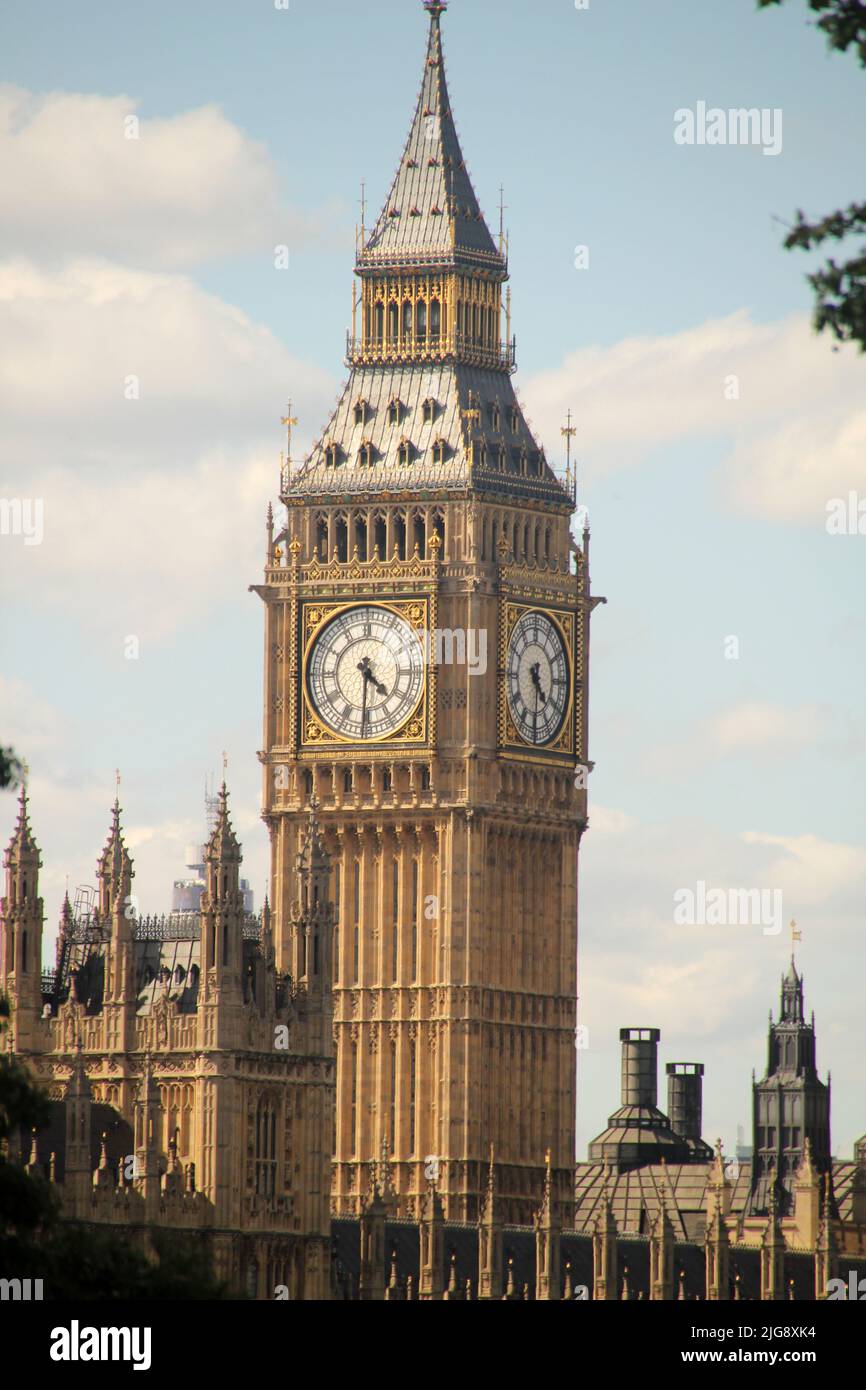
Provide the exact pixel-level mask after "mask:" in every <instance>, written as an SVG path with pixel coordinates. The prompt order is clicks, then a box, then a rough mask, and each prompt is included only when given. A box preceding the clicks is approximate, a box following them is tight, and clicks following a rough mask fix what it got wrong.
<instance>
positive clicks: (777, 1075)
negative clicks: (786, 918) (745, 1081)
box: [749, 956, 831, 1215]
mask: <svg viewBox="0 0 866 1390" xmlns="http://www.w3.org/2000/svg"><path fill="white" fill-rule="evenodd" d="M752 1108H753V1127H754V1128H753V1134H754V1139H753V1148H754V1153H753V1157H752V1188H751V1194H750V1197H749V1211H750V1212H752V1213H755V1214H760V1213H765V1212H767V1211H769V1209H770V1189H771V1188H772V1187H773V1185H774V1184H775V1186H776V1188H777V1197H778V1202H779V1208H780V1212H781V1214H782V1215H786V1214H787V1212H788V1211H789V1209H790V1206H791V1201H792V1197H793V1190H794V1179H795V1175H796V1172H797V1169H798V1168H799V1166H800V1164H801V1162H802V1161H803V1158H804V1156H805V1152H806V1141H807V1140H810V1141H811V1149H812V1164H813V1166H814V1167H815V1169H816V1170H817V1171H818V1172H819V1173H821V1174H826V1173H828V1172H829V1171H830V1162H831V1158H830V1082H829V1079H828V1081H827V1083H826V1084H825V1083H824V1082H823V1081H821V1080H820V1079H819V1077H818V1071H817V1068H816V1066H815V1021H814V1015H813V1018H812V1021H811V1022H810V1023H807V1022H806V1020H805V1016H804V1012H803V980H802V977H801V976H800V975H798V973H797V967H796V965H795V963H794V958H793V956H792V957H791V964H790V967H789V969H788V972H787V974H786V975H784V976H783V977H782V994H781V1007H780V1013H779V1021H778V1022H777V1023H773V1021H772V1015H771V1017H770V1035H769V1048H768V1061H767V1074H766V1076H765V1077H764V1078H763V1080H762V1081H758V1082H755V1083H754V1087H753V1107H752Z"/></svg>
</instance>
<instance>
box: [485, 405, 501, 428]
mask: <svg viewBox="0 0 866 1390" xmlns="http://www.w3.org/2000/svg"><path fill="white" fill-rule="evenodd" d="M487 418H488V420H489V421H490V428H491V429H492V430H496V431H497V432H498V430H499V426H500V424H501V419H500V414H499V402H498V401H491V402H490V404H489V405H488V407H487Z"/></svg>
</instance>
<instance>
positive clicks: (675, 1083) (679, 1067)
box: [665, 1062, 704, 1139]
mask: <svg viewBox="0 0 866 1390" xmlns="http://www.w3.org/2000/svg"><path fill="white" fill-rule="evenodd" d="M665 1070H666V1071H667V1077H668V1118H669V1120H670V1122H671V1129H672V1130H673V1131H674V1132H675V1133H676V1134H681V1135H682V1137H683V1138H684V1139H700V1137H701V1129H702V1125H703V1085H704V1082H703V1076H704V1064H703V1062H668V1064H667V1067H666V1069H665Z"/></svg>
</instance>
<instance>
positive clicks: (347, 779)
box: [343, 767, 355, 793]
mask: <svg viewBox="0 0 866 1390" xmlns="http://www.w3.org/2000/svg"><path fill="white" fill-rule="evenodd" d="M354 785H355V779H354V777H353V776H352V769H351V768H350V767H347V768H346V771H345V772H344V773H343V791H344V792H347V793H349V792H351V790H352V788H353V786H354Z"/></svg>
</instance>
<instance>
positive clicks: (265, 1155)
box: [255, 1096, 277, 1197]
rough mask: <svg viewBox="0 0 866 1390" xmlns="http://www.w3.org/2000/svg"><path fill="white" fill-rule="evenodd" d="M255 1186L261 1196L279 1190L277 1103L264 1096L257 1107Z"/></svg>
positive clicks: (272, 1193)
mask: <svg viewBox="0 0 866 1390" xmlns="http://www.w3.org/2000/svg"><path fill="white" fill-rule="evenodd" d="M255 1126H256V1132H255V1187H256V1193H257V1194H258V1195H259V1196H260V1197H273V1195H274V1193H275V1192H276V1190H277V1103H276V1101H275V1100H274V1099H272V1098H271V1097H269V1096H263V1097H262V1098H261V1100H260V1101H259V1103H258V1106H257V1107H256V1119H255Z"/></svg>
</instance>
